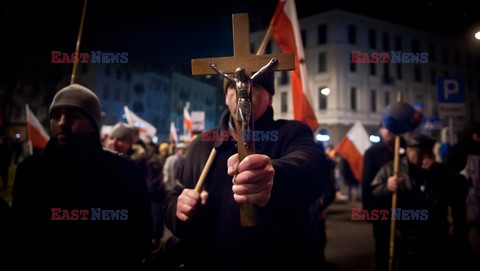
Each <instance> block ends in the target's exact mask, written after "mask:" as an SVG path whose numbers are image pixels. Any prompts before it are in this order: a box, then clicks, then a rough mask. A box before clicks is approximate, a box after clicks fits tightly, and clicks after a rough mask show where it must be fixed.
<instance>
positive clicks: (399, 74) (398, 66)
mask: <svg viewBox="0 0 480 271" xmlns="http://www.w3.org/2000/svg"><path fill="white" fill-rule="evenodd" d="M397 79H402V64H401V63H397Z"/></svg>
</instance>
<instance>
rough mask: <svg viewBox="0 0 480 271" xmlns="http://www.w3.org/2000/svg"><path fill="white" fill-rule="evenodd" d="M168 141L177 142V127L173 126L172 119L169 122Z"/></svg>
mask: <svg viewBox="0 0 480 271" xmlns="http://www.w3.org/2000/svg"><path fill="white" fill-rule="evenodd" d="M170 142H175V144H178V135H177V128H175V123H174V122H173V121H172V122H170Z"/></svg>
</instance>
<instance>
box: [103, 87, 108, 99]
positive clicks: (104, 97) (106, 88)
mask: <svg viewBox="0 0 480 271" xmlns="http://www.w3.org/2000/svg"><path fill="white" fill-rule="evenodd" d="M109 98H110V88H109V87H108V86H104V87H103V99H105V100H108V99H109Z"/></svg>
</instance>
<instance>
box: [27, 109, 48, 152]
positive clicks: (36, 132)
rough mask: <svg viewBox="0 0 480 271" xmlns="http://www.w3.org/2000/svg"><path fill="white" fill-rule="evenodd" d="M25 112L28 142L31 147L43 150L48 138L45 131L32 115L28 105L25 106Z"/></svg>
mask: <svg viewBox="0 0 480 271" xmlns="http://www.w3.org/2000/svg"><path fill="white" fill-rule="evenodd" d="M25 111H26V115H27V132H28V140H29V141H30V142H32V146H33V147H35V148H38V149H42V150H43V149H45V146H46V145H47V142H48V140H49V139H50V136H49V135H48V133H47V131H45V129H44V128H43V126H42V124H41V123H40V121H39V120H38V119H37V117H36V116H35V114H33V112H32V110H30V107H29V106H28V104H26V105H25Z"/></svg>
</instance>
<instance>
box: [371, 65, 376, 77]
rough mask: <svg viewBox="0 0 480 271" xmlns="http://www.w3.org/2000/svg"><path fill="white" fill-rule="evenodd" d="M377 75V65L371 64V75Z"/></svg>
mask: <svg viewBox="0 0 480 271" xmlns="http://www.w3.org/2000/svg"><path fill="white" fill-rule="evenodd" d="M376 74H377V64H376V63H370V75H376Z"/></svg>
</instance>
